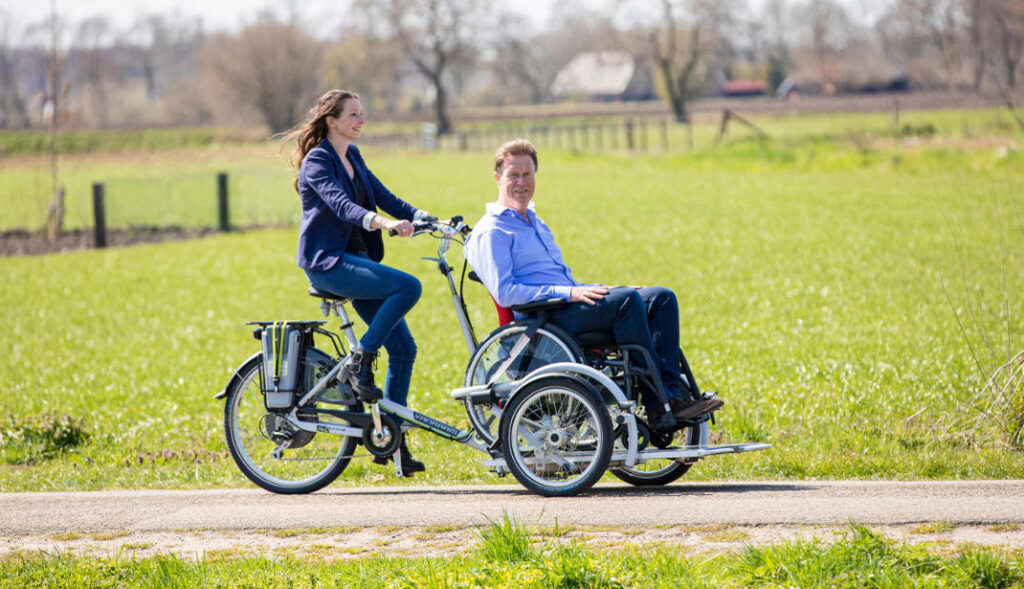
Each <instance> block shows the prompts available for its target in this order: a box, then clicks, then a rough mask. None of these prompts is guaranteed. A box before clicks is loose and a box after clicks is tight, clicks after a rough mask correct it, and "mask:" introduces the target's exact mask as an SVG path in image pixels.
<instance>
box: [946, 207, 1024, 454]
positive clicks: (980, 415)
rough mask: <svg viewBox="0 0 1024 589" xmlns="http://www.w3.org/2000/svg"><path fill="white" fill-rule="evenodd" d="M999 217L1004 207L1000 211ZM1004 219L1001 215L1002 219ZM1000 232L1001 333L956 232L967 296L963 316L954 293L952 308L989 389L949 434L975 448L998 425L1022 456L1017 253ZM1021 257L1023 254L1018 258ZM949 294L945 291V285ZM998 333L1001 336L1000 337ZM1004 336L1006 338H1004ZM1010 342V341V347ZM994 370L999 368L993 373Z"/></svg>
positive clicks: (1020, 225)
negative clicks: (1014, 280) (1012, 270)
mask: <svg viewBox="0 0 1024 589" xmlns="http://www.w3.org/2000/svg"><path fill="white" fill-rule="evenodd" d="M997 211H998V207H997ZM1015 212H1016V213H1017V215H1016V217H1017V229H1018V230H1019V232H1020V237H1021V240H1022V245H1024V220H1022V219H1021V216H1020V212H1019V211H1015ZM997 215H998V213H997ZM995 228H996V230H997V231H998V233H999V239H1000V248H1001V254H1002V265H1001V269H1000V270H1001V278H1002V293H1001V294H1002V297H1001V298H1002V300H1001V301H998V307H999V311H998V312H997V313H995V314H994V315H996V316H997V317H998V319H999V325H998V327H993V323H992V319H993V317H992V316H991V315H993V313H992V312H991V311H990V310H989V309H991V306H992V304H991V302H989V304H988V305H986V304H985V301H983V300H982V295H981V294H980V292H979V290H980V289H978V288H977V287H976V285H975V284H974V275H975V272H974V269H973V268H972V267H971V264H970V262H969V261H968V259H967V252H966V251H965V249H964V248H963V247H961V245H960V241H959V239H958V238H957V235H956V233H955V232H952V233H953V243H954V246H955V247H956V249H957V259H958V261H959V266H960V277H961V282H962V286H963V290H964V295H965V306H966V309H964V310H961V309H960V308H958V307H957V305H956V304H955V303H954V301H953V299H952V297H951V296H950V294H949V292H948V291H946V292H945V295H946V300H947V301H948V302H949V304H950V307H951V308H952V310H953V314H954V316H955V317H956V322H957V326H958V328H959V330H960V334H961V336H962V337H963V339H964V342H965V344H966V345H967V348H968V351H969V352H970V354H971V358H972V360H973V361H974V365H975V366H976V367H977V370H978V372H979V374H980V375H981V376H982V378H984V379H985V380H984V385H983V386H982V387H981V389H980V390H979V392H978V393H976V394H975V395H973V396H972V397H970V398H969V399H968V400H966V402H963V403H961V404H960V405H959V407H958V411H957V412H956V413H955V414H954V415H955V416H956V417H954V419H953V420H952V421H953V423H952V425H951V426H950V427H949V428H948V431H949V432H950V434H951V435H952V436H954V437H961V439H963V440H964V441H966V442H968V443H970V444H974V443H976V442H977V441H978V440H979V439H980V440H984V439H985V438H986V436H984V435H983V434H982V432H983V431H984V430H985V429H987V427H988V426H989V424H992V423H994V424H996V425H997V427H998V430H999V432H1000V434H1001V435H1002V437H1003V438H1004V439H1005V441H1006V442H1007V444H1008V445H1009V446H1010V447H1012V448H1016V449H1018V450H1022V449H1024V350H1022V349H1021V348H1020V346H1021V342H1020V341H1019V337H1018V336H1017V334H1016V333H1015V329H1014V326H1015V322H1014V317H1013V311H1012V309H1013V308H1014V307H1015V303H1016V302H1017V301H1015V300H1013V297H1012V296H1011V290H1010V289H1009V288H1008V287H1007V270H1006V267H1007V259H1008V258H1009V257H1011V256H1013V255H1014V254H1015V253H1016V252H1013V251H1008V250H1007V245H1006V241H1005V238H1004V230H1003V221H1002V219H1001V218H1000V217H999V216H997V219H996V224H995ZM1017 255H1021V254H1017ZM943 289H944V290H945V285H943ZM996 330H998V331H996ZM999 332H1002V333H999ZM1004 338H1005V341H1004ZM993 366H995V367H994V368H993Z"/></svg>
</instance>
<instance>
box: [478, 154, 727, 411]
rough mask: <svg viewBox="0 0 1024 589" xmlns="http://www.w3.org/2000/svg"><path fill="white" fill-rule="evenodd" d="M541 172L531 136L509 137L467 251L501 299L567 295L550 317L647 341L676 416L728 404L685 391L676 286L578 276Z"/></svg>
mask: <svg viewBox="0 0 1024 589" xmlns="http://www.w3.org/2000/svg"><path fill="white" fill-rule="evenodd" d="M536 173H537V150H536V149H535V148H534V147H533V145H532V144H531V143H530V142H529V141H526V140H525V139H516V140H513V141H509V142H508V143H506V144H504V145H502V146H501V147H500V148H498V151H497V152H496V153H495V155H494V179H495V180H496V181H497V183H498V200H497V202H493V203H487V213H486V214H485V215H484V216H483V217H482V218H481V219H480V221H479V222H478V223H477V224H476V228H475V229H473V234H472V235H471V236H470V239H469V240H468V241H467V242H466V246H465V250H464V251H465V254H466V258H467V259H468V260H469V263H470V264H471V265H472V266H473V269H474V270H475V271H476V273H477V274H478V275H479V276H480V279H481V280H482V281H483V283H484V286H486V287H487V290H488V291H490V293H491V294H492V295H493V296H494V299H495V300H496V301H497V302H498V304H499V305H501V306H503V307H511V306H512V305H521V304H525V303H529V302H532V301H537V300H543V299H550V298H561V299H568V300H569V302H570V303H571V304H569V305H567V306H565V307H562V308H560V309H557V310H555V311H553V312H552V314H551V317H550V321H551V323H554V324H555V325H557V326H558V327H561V328H562V329H564V330H565V331H567V332H569V333H572V334H580V333H584V332H588V331H600V332H611V333H612V335H613V336H614V338H615V342H616V343H617V344H618V345H629V344H632V345H639V346H643V347H644V348H645V349H646V350H647V351H648V353H650V354H651V357H652V358H655V359H657V361H658V362H659V366H658V368H659V373H660V375H661V380H662V384H663V386H664V389H665V393H666V395H667V396H668V398H669V404H668V405H669V410H671V412H672V413H673V415H675V417H677V418H679V419H694V418H697V417H700V416H701V415H703V414H705V413H708V412H710V411H714V410H715V409H717V408H719V407H721V406H722V405H723V403H722V401H720V400H718V399H699V400H695V399H691V398H684V397H683V394H682V391H681V390H680V383H679V366H680V360H681V358H680V351H679V305H678V303H677V301H676V296H675V293H673V292H672V291H671V290H669V289H667V288H664V287H650V288H640V289H636V288H632V287H616V288H609V287H607V286H605V285H603V284H583V283H581V282H578V281H577V280H576V279H575V278H573V275H572V272H571V271H570V270H569V267H568V266H567V265H566V264H565V262H564V261H563V260H562V251H561V250H560V249H559V248H558V246H557V245H556V244H555V241H554V237H553V236H552V234H551V230H550V229H548V226H547V225H545V224H544V222H543V221H541V220H540V218H539V217H537V215H536V213H535V212H534V204H533V202H531V201H532V199H533V193H534V188H535V179H536ZM641 400H642V401H643V403H644V405H645V406H646V407H647V417H648V421H649V422H650V423H651V424H652V425H654V426H655V427H657V424H658V423H659V422H660V423H665V421H663V419H664V417H665V415H666V411H665V409H664V405H663V404H662V403H659V402H658V401H657V397H656V396H655V394H654V392H653V391H648V390H643V391H641ZM667 422H668V423H669V424H672V423H674V420H671V419H669V420H667ZM658 429H660V428H658Z"/></svg>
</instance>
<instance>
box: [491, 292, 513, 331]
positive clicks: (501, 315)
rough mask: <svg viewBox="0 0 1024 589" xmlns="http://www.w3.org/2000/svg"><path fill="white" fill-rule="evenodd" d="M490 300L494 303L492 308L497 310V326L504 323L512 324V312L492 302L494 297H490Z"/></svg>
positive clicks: (496, 302)
mask: <svg viewBox="0 0 1024 589" xmlns="http://www.w3.org/2000/svg"><path fill="white" fill-rule="evenodd" d="M491 300H492V301H494V308H495V309H497V310H498V325H499V326H501V325H505V324H506V323H512V320H513V319H515V316H513V314H512V310H511V309H509V308H507V307H502V306H501V305H499V304H498V301H495V300H494V297H491Z"/></svg>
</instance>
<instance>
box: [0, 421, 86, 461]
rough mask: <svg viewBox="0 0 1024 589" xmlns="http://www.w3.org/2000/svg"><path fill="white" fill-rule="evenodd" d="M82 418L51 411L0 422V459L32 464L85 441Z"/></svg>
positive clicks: (84, 425)
mask: <svg viewBox="0 0 1024 589" xmlns="http://www.w3.org/2000/svg"><path fill="white" fill-rule="evenodd" d="M91 435H92V434H91V433H90V432H89V430H88V429H87V428H86V424H85V420H84V419H80V418H77V417H74V416H71V415H64V414H58V413H56V412H53V411H47V412H44V413H39V414H37V415H29V416H26V417H16V416H14V415H8V416H7V418H6V419H5V420H3V421H0V458H2V461H3V463H5V464H35V463H37V462H39V461H42V460H46V459H48V458H53V457H55V456H57V455H58V454H60V453H62V452H67V451H69V450H71V449H72V448H75V447H76V446H80V445H82V444H84V443H85V442H86V441H88V440H89V437H90V436H91Z"/></svg>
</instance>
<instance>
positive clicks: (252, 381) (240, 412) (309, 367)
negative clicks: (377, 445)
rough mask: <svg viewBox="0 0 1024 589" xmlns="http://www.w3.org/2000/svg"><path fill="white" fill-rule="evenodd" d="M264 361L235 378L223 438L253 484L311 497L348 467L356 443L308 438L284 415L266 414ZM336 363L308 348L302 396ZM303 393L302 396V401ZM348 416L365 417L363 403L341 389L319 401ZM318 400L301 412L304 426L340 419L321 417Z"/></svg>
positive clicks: (312, 435)
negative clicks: (341, 408) (342, 406)
mask: <svg viewBox="0 0 1024 589" xmlns="http://www.w3.org/2000/svg"><path fill="white" fill-rule="evenodd" d="M262 364H263V356H262V354H256V355H255V356H253V357H252V358H250V359H249V361H247V362H246V363H245V364H243V365H242V367H241V368H240V369H239V370H238V372H237V373H235V375H234V376H233V377H232V381H231V384H230V385H229V390H228V395H227V402H226V403H225V404H224V433H225V436H226V438H227V443H228V449H229V450H230V451H231V457H232V458H233V459H234V460H235V464H237V465H238V468H239V469H240V470H241V471H242V473H243V474H245V476H246V477H248V478H249V480H251V481H252V482H254V483H256V484H257V485H259V486H260V487H263V488H264V489H266V490H268V491H272V492H274V493H283V494H296V493H311V492H313V491H316V490H317V489H320V488H322V487H324V486H326V485H328V484H330V483H331V481H333V480H334V479H336V478H337V477H338V475H340V474H341V472H342V471H343V470H345V467H346V466H348V463H349V460H350V458H351V457H352V453H353V452H354V451H355V449H356V443H357V440H356V439H355V438H350V437H348V436H336V435H331V434H325V433H315V432H307V431H305V430H300V429H297V428H295V427H293V426H291V425H290V424H289V423H288V422H287V420H285V419H284V415H283V414H282V413H278V412H273V411H267V409H266V407H265V406H264V404H263V393H262V391H261V390H260V371H261V370H262V369H263V366H262ZM332 364H333V360H332V359H331V358H330V356H328V355H327V354H325V353H324V352H321V351H320V350H317V349H315V348H307V349H306V351H305V353H304V355H303V358H302V372H301V374H302V379H301V381H300V385H299V391H308V390H309V389H310V388H311V387H312V386H313V384H314V383H316V381H317V379H318V378H319V377H320V376H321V375H322V374H323V373H326V372H327V370H328V369H330V367H331V366H332ZM301 394H302V393H301V392H300V393H299V394H298V395H299V396H301ZM318 399H322V401H323V402H327V403H332V404H335V405H340V404H347V405H348V406H347V407H345V409H346V410H349V411H359V412H361V411H362V403H359V402H358V401H356V400H355V399H354V398H349V397H348V396H347V395H345V394H343V393H342V392H341V391H340V390H339V389H338V388H337V387H332V388H329V389H327V390H326V391H325V392H324V393H321V395H320V396H319V397H318ZM317 403H318V400H316V399H315V400H313V401H311V402H310V403H308V404H307V405H306V406H304V407H302V408H300V409H299V411H298V416H299V418H300V419H302V420H304V421H324V420H326V419H331V420H334V421H336V422H338V423H346V425H347V422H344V421H342V420H340V419H336V418H333V417H329V416H325V415H323V414H318V413H317V412H316V406H317Z"/></svg>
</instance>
